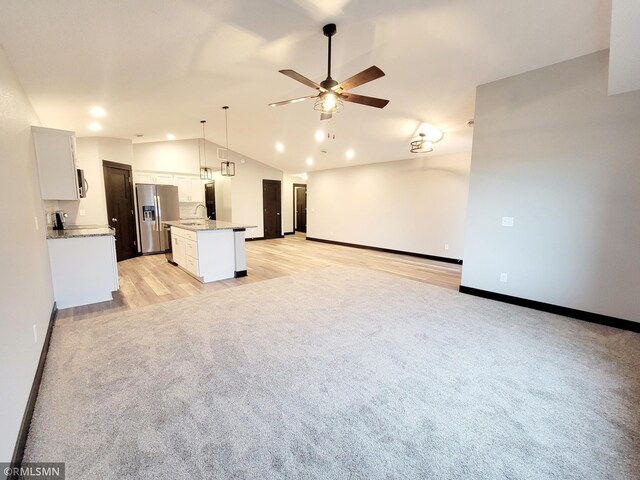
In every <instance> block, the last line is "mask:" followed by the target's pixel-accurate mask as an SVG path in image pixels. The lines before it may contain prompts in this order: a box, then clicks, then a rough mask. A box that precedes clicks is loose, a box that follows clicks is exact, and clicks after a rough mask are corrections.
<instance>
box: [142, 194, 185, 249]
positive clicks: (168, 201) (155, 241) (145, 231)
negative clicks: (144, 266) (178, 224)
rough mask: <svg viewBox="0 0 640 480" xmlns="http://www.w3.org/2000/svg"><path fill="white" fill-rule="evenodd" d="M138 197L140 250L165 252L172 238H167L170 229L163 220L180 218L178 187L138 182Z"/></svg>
mask: <svg viewBox="0 0 640 480" xmlns="http://www.w3.org/2000/svg"><path fill="white" fill-rule="evenodd" d="M136 197H137V199H138V226H139V231H140V251H141V252H142V253H143V254H145V253H165V252H166V250H167V249H169V248H171V246H170V245H171V243H170V242H171V239H170V238H167V236H168V234H169V230H168V229H164V228H163V225H162V222H168V221H177V220H180V207H179V205H178V187H175V186H173V185H151V184H146V183H136Z"/></svg>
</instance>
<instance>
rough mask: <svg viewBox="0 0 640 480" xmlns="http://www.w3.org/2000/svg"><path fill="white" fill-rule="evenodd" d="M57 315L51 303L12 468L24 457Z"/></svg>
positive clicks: (55, 306) (19, 464) (56, 309)
mask: <svg viewBox="0 0 640 480" xmlns="http://www.w3.org/2000/svg"><path fill="white" fill-rule="evenodd" d="M57 315H58V307H57V305H56V303H55V302H53V308H52V309H51V316H50V317H49V327H48V328H47V335H46V336H45V338H44V344H43V345H42V351H41V352H40V360H39V361H38V368H37V369H36V373H35V375H34V377H33V384H32V385H31V392H30V393H29V398H28V400H27V406H26V408H25V411H24V415H23V417H22V423H21V424H20V430H19V431H18V438H17V440H16V446H15V448H14V450H13V457H12V458H11V465H12V466H13V467H20V466H21V465H22V459H23V457H24V449H25V447H26V445H27V437H28V436H29V427H30V426H31V419H32V418H33V411H34V409H35V406H36V400H37V398H38V392H39V391H40V383H41V382H42V373H43V372H44V365H45V362H46V359H47V353H49V344H50V342H51V333H52V332H53V326H54V325H55V323H56V316H57ZM8 478H9V479H11V478H12V477H11V476H9V477H8Z"/></svg>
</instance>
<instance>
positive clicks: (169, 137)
mask: <svg viewBox="0 0 640 480" xmlns="http://www.w3.org/2000/svg"><path fill="white" fill-rule="evenodd" d="M175 139H176V136H175V135H174V134H173V133H167V140H175Z"/></svg>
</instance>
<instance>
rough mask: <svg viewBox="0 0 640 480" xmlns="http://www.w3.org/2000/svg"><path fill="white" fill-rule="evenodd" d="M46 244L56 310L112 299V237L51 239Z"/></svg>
mask: <svg viewBox="0 0 640 480" xmlns="http://www.w3.org/2000/svg"><path fill="white" fill-rule="evenodd" d="M47 243H48V246H49V262H50V265H51V278H52V281H53V296H54V299H55V301H56V305H57V307H58V308H69V307H77V306H79V305H88V304H90V303H98V302H105V301H108V300H112V299H113V296H112V292H114V291H116V290H118V287H119V285H118V265H117V261H116V249H115V237H114V236H113V235H100V236H78V237H71V238H50V239H48V240H47Z"/></svg>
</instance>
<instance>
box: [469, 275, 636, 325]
mask: <svg viewBox="0 0 640 480" xmlns="http://www.w3.org/2000/svg"><path fill="white" fill-rule="evenodd" d="M459 291H460V293H466V294H468V295H473V296H476V297H482V298H487V299H489V300H496V301H498V302H504V303H510V304H512V305H518V306H520V307H526V308H532V309H533V310H540V311H542V312H549V313H555V314H556V315H562V316H565V317H570V318H575V319H577V320H584V321H586V322H591V323H597V324H599V325H606V326H607V327H614V328H619V329H621V330H628V331H631V332H638V333H640V322H634V321H631V320H625V319H622V318H617V317H610V316H608V315H602V314H600V313H593V312H586V311H584V310H576V309H575V308H569V307H562V306H560V305H553V304H551V303H544V302H538V301H537V300H528V299H526V298H520V297H513V296H511V295H505V294H503V293H496V292H490V291H488V290H481V289H479V288H473V287H467V286H465V285H460V288H459Z"/></svg>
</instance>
